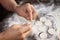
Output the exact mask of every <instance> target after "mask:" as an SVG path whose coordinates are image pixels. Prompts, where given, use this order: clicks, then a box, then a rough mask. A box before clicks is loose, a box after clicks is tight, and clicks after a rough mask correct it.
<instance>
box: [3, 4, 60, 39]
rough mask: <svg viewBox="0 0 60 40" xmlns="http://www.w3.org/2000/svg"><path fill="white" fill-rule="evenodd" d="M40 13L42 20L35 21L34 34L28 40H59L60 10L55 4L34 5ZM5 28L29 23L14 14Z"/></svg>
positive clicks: (8, 19) (6, 21)
mask: <svg viewBox="0 0 60 40" xmlns="http://www.w3.org/2000/svg"><path fill="white" fill-rule="evenodd" d="M34 7H35V8H36V10H37V12H38V14H39V15H38V17H39V19H40V20H37V21H35V20H33V21H32V22H31V25H32V34H31V36H30V37H28V38H27V40H59V39H60V36H59V32H60V8H59V6H55V5H54V4H52V5H50V6H46V5H44V4H38V5H34ZM4 22H5V26H4V27H6V26H7V27H10V26H12V25H13V24H25V23H29V21H27V20H26V19H25V18H23V17H20V16H18V15H17V14H16V13H14V14H13V15H12V16H11V17H9V18H7V19H6V20H5V21H4Z"/></svg>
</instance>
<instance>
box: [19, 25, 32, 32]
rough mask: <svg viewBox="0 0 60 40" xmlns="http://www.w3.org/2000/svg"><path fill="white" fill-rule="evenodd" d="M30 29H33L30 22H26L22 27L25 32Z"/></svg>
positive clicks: (21, 30)
mask: <svg viewBox="0 0 60 40" xmlns="http://www.w3.org/2000/svg"><path fill="white" fill-rule="evenodd" d="M30 29H31V26H30V25H28V24H25V25H22V28H20V32H22V33H25V32H27V31H28V30H30Z"/></svg>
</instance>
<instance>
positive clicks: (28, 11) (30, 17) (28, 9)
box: [26, 4, 32, 20]
mask: <svg viewBox="0 0 60 40" xmlns="http://www.w3.org/2000/svg"><path fill="white" fill-rule="evenodd" d="M26 10H27V14H28V17H29V20H32V10H31V5H30V4H28V5H27V9H26Z"/></svg>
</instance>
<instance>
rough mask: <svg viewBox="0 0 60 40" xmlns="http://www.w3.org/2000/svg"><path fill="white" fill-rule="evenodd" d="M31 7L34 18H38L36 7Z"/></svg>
mask: <svg viewBox="0 0 60 40" xmlns="http://www.w3.org/2000/svg"><path fill="white" fill-rule="evenodd" d="M31 9H32V15H33V17H32V18H33V19H36V18H37V11H36V10H35V8H34V7H33V5H31Z"/></svg>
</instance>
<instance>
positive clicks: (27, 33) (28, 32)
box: [23, 30, 32, 38]
mask: <svg viewBox="0 0 60 40" xmlns="http://www.w3.org/2000/svg"><path fill="white" fill-rule="evenodd" d="M31 32H32V30H28V31H27V32H26V33H24V34H23V35H24V37H25V38H26V37H28V36H30V34H31Z"/></svg>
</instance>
